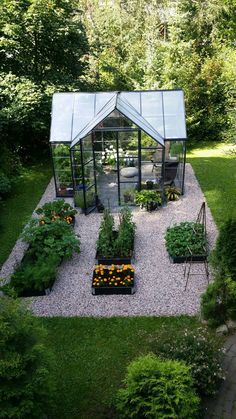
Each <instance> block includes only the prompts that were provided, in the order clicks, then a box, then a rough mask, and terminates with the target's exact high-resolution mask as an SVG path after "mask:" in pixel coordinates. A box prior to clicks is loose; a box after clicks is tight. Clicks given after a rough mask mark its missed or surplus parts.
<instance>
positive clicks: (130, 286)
mask: <svg viewBox="0 0 236 419" xmlns="http://www.w3.org/2000/svg"><path fill="white" fill-rule="evenodd" d="M134 292H135V291H134V268H133V266H132V265H130V264H126V265H125V264H122V265H114V264H112V265H102V264H99V265H96V266H95V268H94V271H93V279H92V294H93V295H111V294H125V295H127V294H129V295H130V294H134Z"/></svg>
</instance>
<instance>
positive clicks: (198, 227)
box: [165, 221, 207, 257]
mask: <svg viewBox="0 0 236 419" xmlns="http://www.w3.org/2000/svg"><path fill="white" fill-rule="evenodd" d="M165 240H166V249H167V251H168V253H169V255H170V256H172V257H176V256H184V257H185V256H190V255H191V252H192V254H193V255H202V254H205V253H206V247H207V243H206V238H205V234H204V227H203V225H202V224H200V223H195V222H190V221H185V222H182V223H180V224H176V225H174V226H173V227H168V228H167V231H166V235H165ZM190 250H191V252H190Z"/></svg>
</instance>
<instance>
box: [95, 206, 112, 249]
mask: <svg viewBox="0 0 236 419" xmlns="http://www.w3.org/2000/svg"><path fill="white" fill-rule="evenodd" d="M113 229H114V218H113V216H112V214H111V212H110V210H108V209H105V210H104V213H103V220H102V222H101V226H100V229H99V235H98V240H97V251H98V253H99V255H102V256H107V257H112V256H114V248H113V239H114V235H113Z"/></svg>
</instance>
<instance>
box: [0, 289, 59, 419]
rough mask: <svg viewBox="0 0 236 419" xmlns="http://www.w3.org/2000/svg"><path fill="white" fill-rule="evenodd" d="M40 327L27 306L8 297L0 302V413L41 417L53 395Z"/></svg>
mask: <svg viewBox="0 0 236 419" xmlns="http://www.w3.org/2000/svg"><path fill="white" fill-rule="evenodd" d="M42 338H43V330H42V328H41V327H39V323H38V322H37V320H36V319H35V318H34V317H33V316H32V314H31V313H30V311H29V310H28V309H27V307H26V306H23V305H22V304H20V303H19V302H17V301H16V300H12V299H10V298H7V297H2V298H1V304H0V353H1V357H0V383H1V384H0V387H1V392H0V417H1V418H22V419H23V418H36V419H38V418H42V417H44V415H45V414H47V413H48V412H49V409H50V405H51V397H52V391H53V386H52V381H51V379H50V368H51V361H52V359H50V356H49V353H48V352H47V350H46V348H45V347H44V345H43V344H42V343H41V342H42Z"/></svg>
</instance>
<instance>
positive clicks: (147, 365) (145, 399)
mask: <svg viewBox="0 0 236 419" xmlns="http://www.w3.org/2000/svg"><path fill="white" fill-rule="evenodd" d="M124 383H125V388H123V389H120V390H119V392H118V397H117V409H118V412H119V413H120V417H121V418H124V419H128V418H132V419H140V418H147V419H152V418H153V419H156V418H158V419H164V418H165V419H167V418H171V419H173V418H182V419H184V418H186V419H192V418H196V417H198V416H197V412H198V408H199V398H198V396H197V395H196V394H195V391H194V389H193V380H192V377H191V374H190V369H189V367H187V366H186V365H185V364H184V363H182V362H179V361H171V360H168V361H163V360H161V359H159V358H157V357H155V356H154V355H146V356H143V357H140V358H138V359H137V360H135V361H133V362H132V363H131V364H130V365H129V366H128V370H127V375H126V378H125V380H124Z"/></svg>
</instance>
